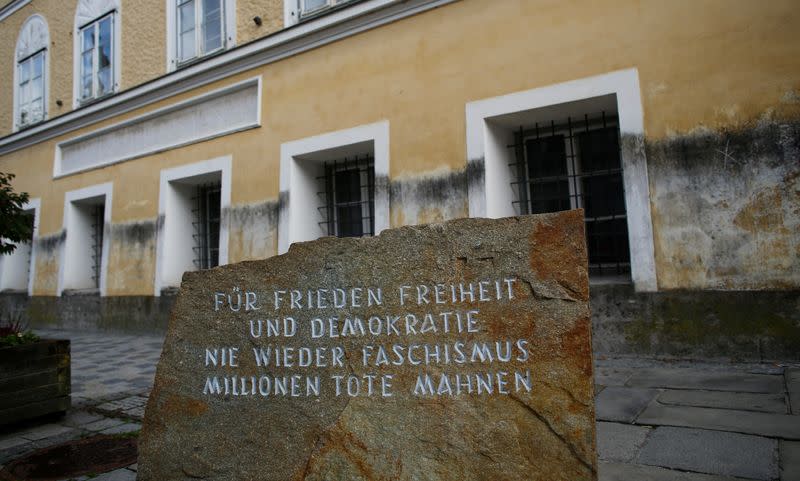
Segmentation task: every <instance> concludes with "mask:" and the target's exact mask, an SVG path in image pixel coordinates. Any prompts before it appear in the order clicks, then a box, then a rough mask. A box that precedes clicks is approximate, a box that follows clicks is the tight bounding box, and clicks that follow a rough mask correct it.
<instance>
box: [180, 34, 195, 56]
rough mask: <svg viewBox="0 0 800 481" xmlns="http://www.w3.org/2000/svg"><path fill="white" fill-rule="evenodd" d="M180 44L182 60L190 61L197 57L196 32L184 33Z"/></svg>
mask: <svg viewBox="0 0 800 481" xmlns="http://www.w3.org/2000/svg"><path fill="white" fill-rule="evenodd" d="M180 43H181V44H180V52H181V53H180V59H181V60H186V59H190V58H192V57H194V56H195V54H196V52H195V45H194V30H190V31H188V32H185V33H182V34H181V38H180Z"/></svg>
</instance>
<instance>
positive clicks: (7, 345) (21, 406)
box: [0, 313, 70, 425]
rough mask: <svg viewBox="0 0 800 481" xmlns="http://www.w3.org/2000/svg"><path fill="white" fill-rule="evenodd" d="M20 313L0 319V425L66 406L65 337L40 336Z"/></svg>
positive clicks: (67, 364)
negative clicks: (32, 330)
mask: <svg viewBox="0 0 800 481" xmlns="http://www.w3.org/2000/svg"><path fill="white" fill-rule="evenodd" d="M25 327H26V326H25V325H24V323H23V322H22V316H21V315H20V314H19V313H18V314H17V315H12V316H9V317H7V318H5V319H3V320H2V321H0V425H4V424H10V423H15V422H18V421H22V420H25V419H30V418H35V417H39V416H44V415H46V414H52V413H63V412H66V411H67V410H68V409H69V407H70V345H69V340H51V339H40V338H39V337H38V336H37V335H36V334H34V333H33V332H31V331H29V330H27V329H26V328H25Z"/></svg>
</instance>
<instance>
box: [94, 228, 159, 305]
mask: <svg viewBox="0 0 800 481" xmlns="http://www.w3.org/2000/svg"><path fill="white" fill-rule="evenodd" d="M110 231H111V235H110V239H109V240H110V242H111V244H110V249H109V260H108V275H107V276H106V277H107V281H106V288H107V293H108V295H112V296H113V295H121V294H128V295H130V294H135V295H148V294H151V293H152V292H153V280H154V278H155V268H156V243H157V237H156V233H157V232H158V219H157V218H156V219H153V220H140V221H137V222H128V223H124V224H111V229H110Z"/></svg>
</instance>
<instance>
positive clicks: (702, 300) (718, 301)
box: [0, 284, 800, 361]
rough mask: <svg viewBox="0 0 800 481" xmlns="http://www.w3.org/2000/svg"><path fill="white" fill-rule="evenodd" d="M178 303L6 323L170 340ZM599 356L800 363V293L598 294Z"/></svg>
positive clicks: (110, 304) (1, 316)
mask: <svg viewBox="0 0 800 481" xmlns="http://www.w3.org/2000/svg"><path fill="white" fill-rule="evenodd" d="M174 302H175V296H174V295H162V296H161V297H155V296H126V297H99V296H97V295H90V294H82V295H70V296H63V297H39V296H36V297H28V296H27V295H25V294H22V293H2V294H0V320H7V319H13V318H16V317H21V318H22V319H23V320H24V321H27V322H28V324H29V327H30V328H33V329H35V328H38V327H42V328H44V327H48V328H58V327H65V328H71V329H76V328H77V329H87V330H108V331H120V332H127V333H136V332H151V333H152V332H163V331H164V330H165V329H166V327H167V322H168V319H169V314H170V310H171V309H172V305H173V303H174ZM591 309H592V318H593V330H594V331H593V343H594V346H593V347H594V352H595V354H596V355H597V356H612V357H613V356H637V357H647V358H671V357H674V358H681V359H730V360H735V361H768V360H795V361H796V360H800V290H792V291H666V292H656V293H637V292H634V290H633V287H632V286H631V285H629V284H609V285H592V286H591Z"/></svg>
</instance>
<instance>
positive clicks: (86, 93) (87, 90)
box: [81, 74, 92, 99]
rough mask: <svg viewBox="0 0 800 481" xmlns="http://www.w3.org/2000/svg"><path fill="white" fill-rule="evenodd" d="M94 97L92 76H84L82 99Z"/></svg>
mask: <svg viewBox="0 0 800 481" xmlns="http://www.w3.org/2000/svg"><path fill="white" fill-rule="evenodd" d="M91 96H92V76H91V74H89V75H84V76H83V77H82V80H81V98H82V99H87V98H89V97H91Z"/></svg>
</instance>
